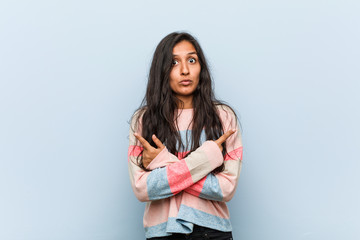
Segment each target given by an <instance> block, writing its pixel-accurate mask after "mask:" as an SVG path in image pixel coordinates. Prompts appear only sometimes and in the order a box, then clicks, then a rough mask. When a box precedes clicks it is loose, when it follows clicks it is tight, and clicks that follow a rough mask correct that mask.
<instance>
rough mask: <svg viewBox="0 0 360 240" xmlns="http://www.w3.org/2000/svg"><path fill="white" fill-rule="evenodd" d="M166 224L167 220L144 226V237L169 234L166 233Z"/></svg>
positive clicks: (168, 234)
mask: <svg viewBox="0 0 360 240" xmlns="http://www.w3.org/2000/svg"><path fill="white" fill-rule="evenodd" d="M166 226H167V222H164V223H161V224H158V225H155V226H152V227H146V228H145V237H146V238H152V237H165V236H170V235H171V234H170V233H166Z"/></svg>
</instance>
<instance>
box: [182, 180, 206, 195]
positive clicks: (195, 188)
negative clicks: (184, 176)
mask: <svg viewBox="0 0 360 240" xmlns="http://www.w3.org/2000/svg"><path fill="white" fill-rule="evenodd" d="M205 180H206V177H203V178H202V179H201V180H200V181H198V182H196V183H194V184H193V185H191V187H189V188H187V189H186V190H185V191H186V192H188V193H191V194H192V195H194V196H197V197H198V196H200V193H201V191H202V189H203V187H204V183H205Z"/></svg>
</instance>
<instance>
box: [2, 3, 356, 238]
mask: <svg viewBox="0 0 360 240" xmlns="http://www.w3.org/2000/svg"><path fill="white" fill-rule="evenodd" d="M359 12H360V3H359V2H358V1H356V0H353V1H351V0H342V1H340V0H338V1H334V0H329V1H320V0H311V1H310V0H302V1H300V0H296V1H286V0H276V1H266V0H253V1H177V2H175V1H158V0H156V1H114V0H105V1H69V0H67V1H45V0H43V1H39V0H38V1H9V0H8V1H1V3H0V80H1V81H0V111H1V112H0V113H1V118H0V239H1V240H15V239H16V240H49V239H51V240H120V239H144V232H143V228H142V214H143V208H144V204H143V203H140V202H138V201H137V199H136V198H135V196H134V194H133V193H132V190H131V187H130V181H129V177H128V170H127V145H128V139H127V135H128V123H127V121H128V120H129V118H130V116H131V114H132V113H133V111H134V110H135V109H136V108H137V107H138V106H139V104H140V101H141V99H142V97H143V95H144V92H145V85H146V77H147V74H148V69H149V66H150V61H151V57H152V53H153V51H154V49H155V47H156V45H157V44H158V42H159V41H160V40H161V39H162V38H163V37H164V36H165V35H166V34H168V33H170V32H173V31H175V30H187V31H189V32H190V33H192V34H194V35H195V36H196V37H197V38H198V39H199V41H200V43H201V45H202V47H203V49H204V51H205V53H206V56H207V57H208V59H209V62H210V65H211V70H212V73H213V76H214V80H215V86H216V93H217V96H218V97H219V98H220V99H223V100H225V101H227V102H228V103H230V104H231V105H232V106H233V107H234V108H235V109H236V110H237V112H238V114H239V116H240V120H241V123H242V126H243V142H244V160H243V161H244V164H243V171H242V174H241V177H240V181H239V185H238V189H237V193H236V195H235V197H234V198H233V200H232V201H231V202H230V204H229V207H230V211H231V216H232V222H233V226H234V231H233V235H234V237H235V239H236V240H241V239H244V240H263V239H266V240H300V239H314V240H315V239H316V240H318V239H327V240H334V239H346V240H355V239H360V230H359V229H360V207H359V203H360V187H359V183H360V177H359V170H360V164H359V160H360V158H359V150H360V138H359V136H360V127H359V122H360V111H359V109H360V108H359V103H360V97H359V91H360V83H359V81H360V74H359V66H360V64H359V63H360V61H359V59H360V48H359V43H360V29H359V28H360V27H359V26H360V17H359Z"/></svg>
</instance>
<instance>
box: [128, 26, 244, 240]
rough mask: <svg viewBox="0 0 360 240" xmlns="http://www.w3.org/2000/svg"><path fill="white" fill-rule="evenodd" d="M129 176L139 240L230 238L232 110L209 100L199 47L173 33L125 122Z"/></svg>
mask: <svg viewBox="0 0 360 240" xmlns="http://www.w3.org/2000/svg"><path fill="white" fill-rule="evenodd" d="M129 138H130V146H129V153H128V157H129V161H128V163H129V173H130V180H131V184H132V188H133V190H134V193H135V195H136V197H137V198H138V199H139V200H140V201H146V202H147V203H146V208H145V213H144V219H143V223H144V227H145V236H146V238H147V239H152V240H156V239H176V240H178V239H232V234H231V231H232V227H231V223H230V219H229V212H228V208H227V206H226V203H225V202H227V201H229V200H230V199H231V198H232V197H233V195H234V192H235V188H236V185H237V180H238V177H239V173H240V169H241V163H242V143H241V136H240V130H239V128H238V125H237V118H236V114H235V113H234V111H233V110H232V109H231V108H230V107H229V106H227V105H225V104H222V103H221V102H219V101H218V100H216V99H215V97H214V94H213V90H212V86H211V77H210V73H209V70H208V67H207V63H206V60H205V57H204V54H203V51H202V49H201V47H200V45H199V43H198V42H197V41H196V40H195V39H194V37H192V36H191V35H190V34H188V33H178V32H174V33H171V34H169V35H167V36H166V37H165V38H164V39H162V40H161V42H160V43H159V45H158V46H157V48H156V50H155V53H154V57H153V60H152V64H151V68H150V74H149V80H148V85H147V90H146V95H145V98H144V100H143V103H142V105H141V107H140V108H139V109H138V111H136V113H135V114H134V116H133V117H132V121H131V127H130V135H129Z"/></svg>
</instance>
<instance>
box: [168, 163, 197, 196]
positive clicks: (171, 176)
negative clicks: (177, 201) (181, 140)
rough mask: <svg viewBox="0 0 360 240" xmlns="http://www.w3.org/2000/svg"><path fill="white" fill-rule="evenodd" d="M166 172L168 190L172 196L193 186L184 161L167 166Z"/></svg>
mask: <svg viewBox="0 0 360 240" xmlns="http://www.w3.org/2000/svg"><path fill="white" fill-rule="evenodd" d="M166 170H167V171H166V172H167V178H168V182H169V186H170V190H171V192H172V193H173V194H176V193H178V192H180V191H181V190H183V189H185V188H187V187H189V186H191V185H192V184H193V181H192V177H191V174H190V171H189V168H188V166H187V165H186V162H185V160H181V161H179V162H176V163H173V164H170V165H167V166H166Z"/></svg>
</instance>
